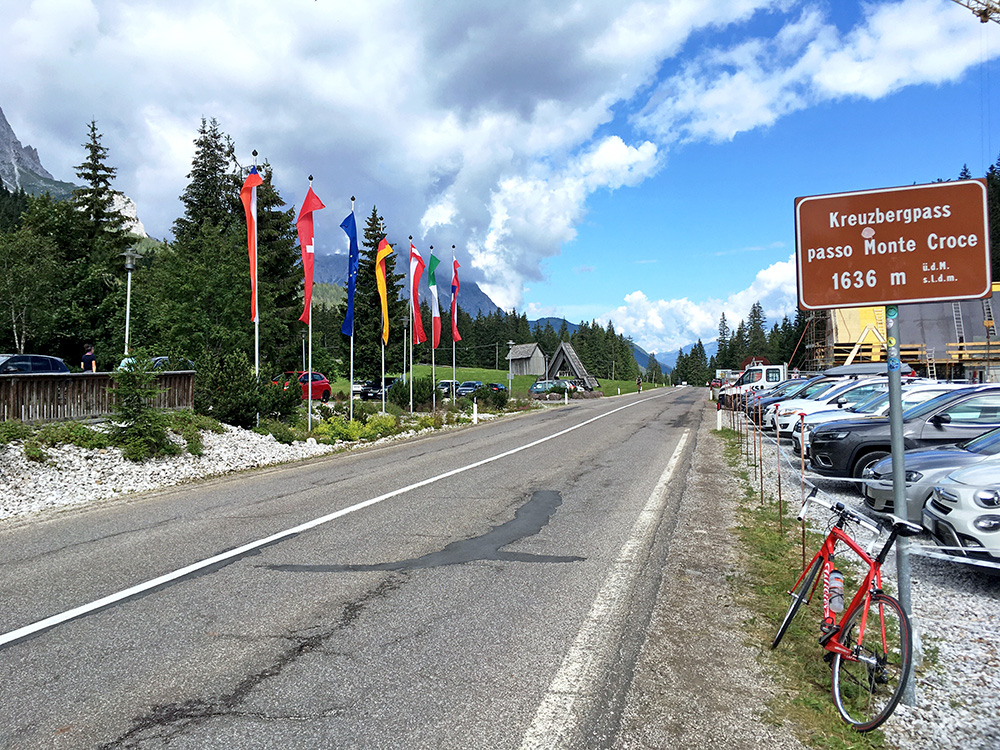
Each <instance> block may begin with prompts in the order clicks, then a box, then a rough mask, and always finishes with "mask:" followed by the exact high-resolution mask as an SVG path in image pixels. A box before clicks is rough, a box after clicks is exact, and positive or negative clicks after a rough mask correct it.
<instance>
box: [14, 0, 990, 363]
mask: <svg viewBox="0 0 1000 750" xmlns="http://www.w3.org/2000/svg"><path fill="white" fill-rule="evenodd" d="M7 5H8V6H9V7H5V11H6V17H5V23H4V24H3V25H0V65H2V66H3V69H4V70H5V71H15V72H16V74H14V75H7V76H4V77H3V79H2V80H0V106H3V108H4V112H5V113H6V114H7V116H8V119H9V120H10V121H11V124H12V125H13V127H14V129H15V131H16V132H17V133H18V135H19V136H20V137H21V138H22V140H23V141H25V142H26V143H30V144H31V145H33V146H35V147H37V148H38V149H39V152H40V154H41V157H42V160H43V163H44V164H45V165H46V166H47V168H48V169H49V171H50V172H52V173H53V174H54V175H56V176H57V177H59V178H61V179H72V172H73V165H75V164H78V163H79V162H80V161H81V160H82V149H81V148H80V144H81V143H82V142H83V141H84V139H85V136H86V124H87V122H88V121H89V120H90V119H91V118H95V119H96V120H97V122H98V127H99V129H100V130H101V132H102V133H103V134H104V145H105V146H107V147H108V149H109V158H110V162H111V164H112V165H114V166H116V167H117V168H118V180H117V183H116V187H117V188H119V189H121V190H123V191H124V192H126V193H127V194H129V195H130V196H131V197H133V198H134V199H135V200H136V202H137V204H138V207H139V212H140V218H141V219H142V221H143V223H144V224H145V225H146V227H147V229H148V230H149V231H151V232H152V233H153V234H155V235H157V236H165V235H168V233H169V231H170V226H171V224H172V222H173V219H174V218H176V217H177V215H178V214H179V212H180V210H181V207H180V204H179V202H178V200H177V196H178V195H179V194H180V193H181V191H182V190H183V189H184V186H185V184H186V182H187V173H188V171H189V169H190V162H191V157H192V155H193V151H194V149H193V145H192V141H193V139H194V137H195V136H196V131H197V128H198V125H199V122H200V120H201V118H202V117H215V118H217V119H218V120H219V124H220V126H221V128H222V129H223V131H225V132H227V133H229V134H230V135H231V136H232V137H233V139H234V141H235V144H236V147H237V150H238V153H239V155H240V158H241V160H243V161H245V162H248V161H249V160H250V156H249V154H250V151H251V150H252V149H257V150H258V151H259V152H260V153H261V155H262V157H263V158H266V159H267V160H268V161H269V163H270V165H271V167H272V169H273V171H274V178H275V182H276V184H277V186H278V188H279V190H280V191H281V192H282V194H283V195H284V197H285V199H286V200H287V201H288V202H289V203H296V202H297V200H298V199H299V197H300V196H301V195H302V193H304V191H305V187H306V184H307V176H308V175H309V174H313V175H315V178H316V180H315V183H314V187H315V189H316V191H317V193H318V194H320V195H321V197H322V198H323V201H324V202H325V203H326V205H327V206H328V207H329V209H328V211H326V212H322V215H318V216H317V228H318V229H317V236H318V238H319V249H320V250H321V251H323V250H331V249H334V248H338V249H339V248H341V247H342V244H343V242H344V238H343V237H342V236H341V235H342V233H341V232H340V231H339V229H337V224H339V222H340V219H341V218H342V217H343V215H344V214H345V213H346V212H347V210H349V203H350V196H352V195H353V196H357V198H358V211H359V215H360V216H364V215H367V214H368V213H369V211H370V207H371V206H373V205H376V206H377V208H378V210H379V212H380V213H381V214H382V215H383V216H385V217H386V220H387V224H388V226H389V229H390V234H391V235H396V236H397V241H398V238H401V237H405V236H407V235H410V234H413V235H414V236H415V237H419V238H420V240H421V241H422V242H424V243H426V244H433V245H435V247H438V248H449V247H450V246H451V245H452V244H454V245H456V251H457V254H458V256H459V259H460V262H461V263H462V267H463V269H464V270H465V273H466V277H465V278H467V279H469V280H474V281H479V282H481V283H482V285H483V287H484V289H485V290H486V291H487V293H488V294H490V296H491V297H492V298H493V299H494V301H495V302H497V303H498V304H499V305H500V306H501V307H504V308H507V309H509V308H511V307H521V303H522V300H523V292H524V289H525V287H526V285H527V284H530V283H532V282H535V281H540V280H542V279H544V276H545V263H546V261H547V260H548V259H551V258H553V257H554V256H556V255H558V254H559V253H561V252H562V251H563V247H564V246H565V245H566V244H567V243H568V242H570V241H572V240H573V239H574V238H575V237H576V235H577V231H578V228H579V227H580V226H581V223H582V222H584V221H585V219H586V215H587V206H588V201H589V200H590V199H591V198H592V196H594V195H595V193H600V192H601V191H614V190H618V189H622V188H629V187H635V186H638V185H641V184H642V183H643V182H644V181H645V180H647V179H648V178H649V177H650V176H652V175H654V174H656V173H657V172H658V171H660V170H662V169H665V168H667V167H666V166H665V165H666V164H667V154H668V151H669V149H670V148H672V147H673V146H674V145H675V144H677V143H678V142H683V141H692V140H707V141H714V140H726V139H730V138H732V137H733V136H734V135H735V134H737V133H739V132H742V131H745V130H749V129H752V128H757V127H761V126H767V125H769V124H771V123H773V122H775V121H777V119H779V118H781V117H783V116H785V115H787V114H788V113H790V112H794V111H796V110H798V109H801V108H803V107H807V106H812V105H814V104H816V103H817V102H824V101H831V100H835V99H839V98H845V97H865V98H875V97H879V96H884V95H885V94H887V93H890V92H892V91H896V90H898V89H899V88H901V87H903V86H908V85H913V84H919V83H940V82H942V81H948V80H954V79H955V78H956V77H957V76H959V75H961V74H962V72H963V71H965V70H967V69H968V67H969V66H971V65H974V64H977V63H978V62H979V58H978V54H979V52H978V50H979V46H978V33H979V31H978V29H977V28H976V27H977V25H978V24H975V23H970V22H969V18H968V11H966V10H964V9H962V8H959V7H958V6H956V5H955V4H954V3H944V2H940V1H939V0H899V1H898V2H886V3H880V4H877V5H876V4H862V9H863V16H862V18H861V20H860V22H859V23H858V24H857V25H856V27H855V28H850V29H847V30H845V31H841V30H839V29H838V28H837V27H836V26H835V25H833V24H832V23H831V22H830V21H829V20H828V18H827V16H825V15H824V14H823V13H822V12H821V11H819V10H817V9H816V8H815V5H814V4H811V3H806V2H805V1H804V0H729V1H728V2H724V3H720V2H718V0H623V1H622V2H619V3H545V2H542V3H538V2H536V1H535V0H510V1H509V2H505V3H470V2H467V0H372V1H371V2H364V3H342V2H303V1H302V0H293V1H292V2H286V3H274V2H268V1H267V0H217V1H216V2H213V3H204V2H202V1H201V0H174V1H173V2H171V3H169V4H164V3H162V2H158V1H157V0H24V1H23V2H20V3H8V4H7ZM914 18H919V19H920V22H919V23H914V22H913V19H914ZM761 19H765V20H766V21H767V23H766V24H764V25H772V26H773V25H775V24H776V25H777V26H778V27H779V30H778V31H777V33H775V34H773V35H769V36H766V37H764V36H760V35H757V36H754V35H752V34H751V32H750V31H749V29H752V28H753V29H756V28H759V26H755V25H754V23H755V22H757V21H760V20H761ZM373 29H377V33H374V32H373V31H372V30H373ZM715 32H724V33H723V34H718V35H715ZM710 34H712V36H710ZM722 38H724V39H726V40H727V44H728V46H719V45H718V44H716V46H709V45H708V44H706V43H705V40H706V39H722ZM693 40H694V41H693ZM630 113H634V115H633V116H632V117H631V118H630V117H629V114H630ZM324 224H325V226H326V228H327V229H328V230H329V231H326V232H324V231H323V229H324ZM647 260H655V259H654V258H649V259H647ZM596 270H597V272H600V270H601V269H600V268H598V269H596ZM761 273H762V276H758V279H757V280H756V281H755V282H754V283H755V285H757V284H760V285H761V289H760V291H761V292H766V293H767V294H769V295H772V296H773V297H774V299H775V303H774V308H773V309H774V310H779V309H781V304H780V302H779V299H780V295H779V294H778V292H777V290H776V289H769V288H767V287H766V283H765V282H766V280H767V279H769V278H771V277H773V276H776V275H777V270H776V269H775V267H774V266H772V267H771V268H770V269H765V271H762V272H761ZM750 294H751V296H752V294H753V293H750ZM655 296H656V295H655V294H654V293H653V292H652V291H651V290H642V291H636V292H634V293H633V294H630V295H629V296H628V298H626V300H625V304H624V305H623V306H622V307H621V308H620V309H619V311H616V312H613V313H611V315H612V317H614V316H615V315H619V316H620V320H616V325H617V326H619V329H620V330H624V331H627V332H629V333H632V334H633V335H634V336H635V337H636V339H637V340H641V336H643V335H645V333H646V332H649V333H650V335H651V336H655V338H654V339H651V341H650V342H648V343H649V344H650V345H651V346H654V347H655V348H656V349H657V350H659V349H662V348H664V346H666V345H667V344H669V345H670V346H671V347H673V346H674V345H675V344H676V343H677V342H679V341H680V338H679V337H680V335H681V334H680V333H678V332H680V331H688V332H690V333H691V334H697V335H702V336H704V335H710V334H711V330H712V329H713V327H714V326H715V324H716V323H715V321H717V319H718V314H717V313H718V312H721V309H722V308H723V307H725V305H727V304H732V305H734V306H735V307H738V306H739V305H742V303H743V300H742V298H740V299H736V295H734V298H733V299H732V300H725V301H719V302H717V303H716V302H706V301H703V302H698V303H695V302H691V301H689V300H674V301H663V300H660V301H654V300H655ZM751 301H752V300H751ZM763 301H764V300H763V299H762V302H763ZM766 306H767V305H766V303H765V307H766ZM747 308H748V306H747ZM560 314H563V315H565V316H567V317H568V318H569V319H575V318H574V311H573V310H571V309H568V308H566V309H562V310H561V311H560ZM734 315H735V317H736V319H738V318H739V317H742V316H743V315H745V310H740V311H738V312H737V311H736V310H734ZM706 321H707V322H706ZM632 325H635V326H636V328H635V329H634V330H633V329H631V328H630V327H629V326H632ZM696 337H697V336H696ZM645 345H646V344H644V346H645Z"/></svg>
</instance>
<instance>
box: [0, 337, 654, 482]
mask: <svg viewBox="0 0 1000 750" xmlns="http://www.w3.org/2000/svg"><path fill="white" fill-rule="evenodd" d="M199 364H200V365H202V366H199V373H204V374H203V375H202V374H200V375H199V378H198V379H197V380H196V386H195V401H194V403H195V408H194V410H161V409H156V408H154V407H153V406H152V404H153V402H154V399H155V397H156V393H157V391H156V378H155V375H154V374H153V372H152V370H151V363H150V359H149V357H148V356H147V354H146V353H145V352H143V351H136V352H135V353H134V361H133V362H132V363H131V364H130V366H129V367H127V368H125V369H122V370H119V371H117V372H116V374H115V378H114V383H115V387H114V402H113V403H114V407H113V414H112V416H111V418H110V419H109V420H107V421H104V422H99V423H93V422H89V423H84V422H60V423H52V424H46V425H40V426H32V425H26V424H23V423H21V422H17V421H8V422H0V446H4V445H7V444H9V443H12V442H14V441H19V440H20V441H24V452H25V455H26V456H27V457H28V458H29V459H30V460H33V461H39V462H45V461H48V460H49V452H48V451H49V449H51V448H53V447H55V446H57V445H62V444H68V445H75V446H78V447H80V448H85V449H91V450H106V449H108V448H118V449H120V450H121V451H122V453H123V455H124V456H125V458H127V459H129V460H132V461H144V460H146V459H148V458H156V457H160V456H172V455H179V454H181V453H184V452H187V453H190V454H191V455H195V456H200V455H202V453H203V451H204V446H203V443H202V432H203V431H209V432H217V433H218V432H223V431H224V430H225V429H226V428H225V426H224V425H227V424H228V425H232V426H236V427H242V428H244V429H251V430H253V431H254V432H257V433H260V434H263V435H271V436H273V437H274V439H275V440H277V441H278V442H280V443H284V444H291V443H293V442H295V441H302V440H307V439H309V438H312V439H314V440H316V441H317V442H319V443H327V444H336V443H341V442H365V441H374V440H378V439H380V438H385V437H390V436H392V435H399V434H403V433H410V432H419V431H421V430H426V429H441V428H442V427H446V426H451V425H461V424H469V423H471V422H472V413H473V399H475V405H476V411H477V412H478V413H479V415H481V416H482V417H484V418H486V417H488V415H490V414H503V413H507V414H509V413H515V412H520V411H526V410H530V409H535V408H538V407H539V403H538V401H537V400H536V399H534V398H532V396H531V393H530V392H529V390H528V389H529V388H530V387H531V384H532V383H534V382H535V376H533V375H519V376H515V377H514V378H513V380H512V381H508V379H507V372H506V371H505V370H490V369H484V368H464V367H462V368H458V369H457V371H456V373H455V375H456V378H455V379H457V380H458V381H459V382H464V381H466V380H479V381H482V382H483V383H484V387H483V388H481V389H480V390H479V391H477V392H476V393H475V394H473V395H472V396H463V397H460V398H457V399H455V400H454V401H452V400H451V399H450V398H447V397H446V396H445V395H444V394H443V393H441V392H440V391H438V392H437V393H436V394H434V392H433V390H432V389H433V386H434V383H433V382H432V380H431V377H430V376H431V368H430V367H429V366H420V365H418V366H416V367H415V368H414V379H413V412H412V413H411V412H410V386H409V384H408V383H403V382H400V383H397V384H395V385H394V386H393V387H392V388H390V389H389V393H388V396H387V399H386V403H385V411H383V410H382V401H381V400H378V401H361V400H358V399H355V401H354V405H353V418H352V409H351V404H350V403H349V401H348V399H347V390H348V388H349V384H348V382H347V380H341V381H335V382H333V383H331V388H332V390H333V397H332V398H331V400H330V401H329V402H328V403H321V402H315V401H314V402H313V419H312V426H311V429H310V424H309V422H310V420H309V419H308V414H307V412H306V404H305V402H304V401H302V400H301V398H300V396H301V393H300V392H299V391H298V390H297V389H296V388H289V389H288V390H284V389H282V388H279V387H276V386H274V385H272V384H271V382H270V380H269V379H266V378H258V377H257V376H255V375H254V372H253V366H252V364H251V363H250V362H249V360H248V359H247V357H246V355H245V354H243V353H242V352H233V353H231V354H228V355H224V356H222V357H221V358H219V359H218V360H216V361H215V362H214V363H212V364H211V366H209V363H204V364H202V363H199ZM436 374H437V376H438V378H437V379H438V380H444V379H451V375H452V371H451V368H450V367H449V368H447V369H445V368H438V369H437V373H436ZM488 383H501V384H508V383H509V385H510V386H511V390H510V391H495V390H492V389H490V388H489V387H487V386H486V385H485V384H488ZM652 387H654V386H652V385H651V384H649V383H645V384H644V388H647V389H648V388H652ZM635 390H636V385H635V382H634V381H625V380H605V381H601V391H602V392H603V393H604V394H606V395H617V394H619V393H622V394H624V393H634V392H635ZM554 393H556V392H555V391H554ZM556 395H557V396H558V397H559V399H558V400H559V401H560V402H561V400H562V399H561V397H562V391H561V390H559V391H558V393H556ZM432 396H433V398H432ZM432 407H435V408H432Z"/></svg>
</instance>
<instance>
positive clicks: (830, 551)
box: [792, 526, 891, 659]
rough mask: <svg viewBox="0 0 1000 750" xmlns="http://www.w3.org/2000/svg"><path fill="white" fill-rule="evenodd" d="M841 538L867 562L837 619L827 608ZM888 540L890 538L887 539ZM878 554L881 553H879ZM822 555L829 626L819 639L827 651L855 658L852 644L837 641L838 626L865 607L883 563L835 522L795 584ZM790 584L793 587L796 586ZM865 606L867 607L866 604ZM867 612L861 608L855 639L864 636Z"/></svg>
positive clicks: (875, 588) (878, 584)
mask: <svg viewBox="0 0 1000 750" xmlns="http://www.w3.org/2000/svg"><path fill="white" fill-rule="evenodd" d="M838 541H840V542H843V543H844V544H845V545H847V547H848V548H849V549H851V550H852V551H853V552H854V553H855V554H856V555H857V556H858V557H860V558H861V560H862V561H863V562H864V563H865V564H866V565H867V566H868V572H867V573H866V574H865V577H864V579H863V580H862V582H861V585H860V586H859V587H858V590H857V591H856V592H855V594H854V596H853V597H852V598H851V602H850V604H848V605H847V606H846V607H844V611H843V613H841V616H840V622H837V617H836V613H835V612H834V611H833V610H831V609H830V573H831V571H833V568H834V564H833V561H834V552H835V550H836V544H837V542H838ZM890 544H891V540H890ZM879 557H881V555H879ZM818 559H821V560H822V561H823V563H822V571H821V572H822V580H823V621H822V622H823V624H824V625H826V624H827V623H829V626H828V627H829V630H828V631H824V634H823V637H822V638H821V639H820V643H821V644H822V645H823V647H824V648H825V649H826V650H827V651H831V652H833V653H839V654H840V655H841V656H842V657H844V658H847V659H854V658H855V657H854V655H853V651H852V646H851V645H850V644H847V645H845V644H843V643H841V642H840V626H841V625H842V624H843V623H844V622H846V621H847V618H848V617H850V616H851V615H852V614H853V613H854V611H855V610H856V609H858V608H859V607H864V606H865V605H866V604H867V601H868V598H869V597H870V596H871V595H872V594H873V593H874V592H876V591H881V590H882V564H881V561H880V560H878V559H877V558H873V557H872V556H871V555H869V554H868V552H866V551H865V550H864V549H863V548H862V547H861V545H859V544H858V543H857V542H856V541H854V539H853V538H852V537H851V536H849V535H848V534H847V532H845V531H844V530H843V529H841V528H840V527H839V526H834V527H833V528H832V529H830V533H829V534H827V537H826V539H824V540H823V545H822V546H821V547H820V549H819V551H818V552H817V553H816V554H815V555H813V558H812V560H810V561H809V564H808V565H806V567H805V569H803V571H802V573H801V575H799V578H798V580H797V581H796V582H795V586H798V585H799V583H801V581H802V579H803V577H805V575H806V573H807V572H808V571H809V570H810V569H811V568H812V566H813V565H814V564H815V562H816V560H818ZM819 582H820V578H819V577H817V579H816V580H815V581H814V582H813V585H812V591H810V592H809V598H808V599H807V600H806V603H807V604H808V603H809V602H811V601H812V598H813V595H814V594H815V592H816V587H817V586H819ZM795 586H793V587H792V590H794V589H795ZM866 610H867V608H866ZM867 617H868V612H867V611H863V612H862V615H861V624H860V626H859V632H858V642H861V640H862V638H863V637H864V632H865V625H866V624H867V623H866V622H865V621H866V620H867Z"/></svg>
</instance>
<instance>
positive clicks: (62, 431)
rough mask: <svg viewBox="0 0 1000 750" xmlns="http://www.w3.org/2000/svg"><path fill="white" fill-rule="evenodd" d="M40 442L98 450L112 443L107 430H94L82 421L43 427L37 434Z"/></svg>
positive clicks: (48, 444) (49, 444)
mask: <svg viewBox="0 0 1000 750" xmlns="http://www.w3.org/2000/svg"><path fill="white" fill-rule="evenodd" d="M36 437H37V439H38V442H40V443H42V444H43V445H47V446H49V447H51V446H54V445H60V444H62V443H68V444H70V445H75V446H77V447H79V448H86V449H90V450H96V449H99V448H107V447H109V446H110V445H112V440H111V436H110V435H109V434H108V433H106V432H101V431H99V430H93V429H91V428H89V427H87V426H86V425H85V424H82V423H80V422H58V423H53V424H47V425H44V426H43V427H41V428H40V429H39V430H38V433H37V434H36Z"/></svg>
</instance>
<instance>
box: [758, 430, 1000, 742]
mask: <svg viewBox="0 0 1000 750" xmlns="http://www.w3.org/2000/svg"><path fill="white" fill-rule="evenodd" d="M781 447H782V451H783V459H782V469H781V485H782V498H783V500H784V501H785V502H786V503H788V506H789V507H790V508H791V510H790V513H791V514H794V513H796V512H797V510H798V506H799V502H800V499H801V490H800V487H801V474H800V471H799V466H800V463H799V458H798V457H797V456H795V455H793V454H792V449H791V443H790V441H782V444H781ZM762 453H763V455H764V457H765V462H764V463H765V466H764V469H763V475H764V492H765V493H766V494H769V495H772V496H777V471H778V468H777V467H778V459H777V451H776V450H775V445H774V439H773V438H766V437H765V439H764V448H763V451H762ZM750 476H751V479H753V477H754V474H753V466H750ZM757 481H758V482H759V479H758V480H757ZM806 482H807V484H806V491H807V492H808V491H809V490H810V489H811V485H812V486H816V487H817V488H818V489H819V492H820V493H821V494H825V495H826V496H827V498H828V499H831V500H840V501H842V502H844V504H845V505H849V506H852V507H854V508H856V509H858V510H861V511H862V512H864V513H866V514H867V515H869V516H871V515H873V514H871V513H870V512H869V511H868V510H867V509H866V507H865V505H864V501H863V500H862V499H861V496H860V495H859V494H858V493H857V492H856V491H855V490H854V488H853V487H852V486H851V485H850V484H847V483H844V482H837V481H834V480H828V479H823V478H820V477H816V476H815V475H808V474H807V476H806ZM824 512H825V511H824V510H823V509H822V508H817V507H815V506H814V507H813V508H811V509H810V511H809V518H810V519H811V520H812V522H813V524H814V525H815V526H816V527H817V529H818V530H825V526H824V524H825V521H826V517H825V516H824ZM792 520H793V522H794V517H793V519H792ZM911 544H912V547H911V549H913V550H914V554H911V556H910V560H911V569H912V574H911V584H910V587H911V599H912V612H911V613H910V615H911V620H912V622H913V628H914V633H915V637H916V638H919V639H920V641H921V644H922V649H923V651H924V653H925V657H926V658H925V661H924V664H923V665H922V666H920V667H919V668H918V671H917V676H916V704H917V705H915V706H906V705H903V704H900V705H899V706H898V707H897V708H896V710H895V712H894V713H893V715H892V716H891V717H890V718H889V720H888V721H887V722H886V723H885V725H884V726H883V729H884V731H885V734H886V737H887V738H888V739H889V740H890V741H891V742H893V743H896V744H897V745H898V747H899V748H901V749H902V750H926V748H933V747H937V748H950V747H960V748H963V750H996V749H997V748H1000V722H998V721H997V717H998V716H1000V647H998V639H997V633H998V630H1000V571H997V570H992V569H989V568H984V567H980V566H974V565H968V564H962V563H957V562H952V561H949V560H939V559H935V558H931V557H926V556H920V555H919V554H917V553H919V550H920V549H921V548H927V549H930V550H933V549H934V542H933V541H932V540H931V538H930V537H929V536H928V535H926V534H921V535H919V536H916V537H911ZM807 552H808V553H812V552H815V550H807ZM882 578H883V582H884V583H885V584H886V587H887V588H890V589H893V590H894V589H895V588H896V560H895V555H894V554H893V555H890V557H889V559H888V560H887V561H886V563H885V565H884V566H883V568H882ZM816 658H821V653H820V650H819V647H818V646H817V652H816Z"/></svg>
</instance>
